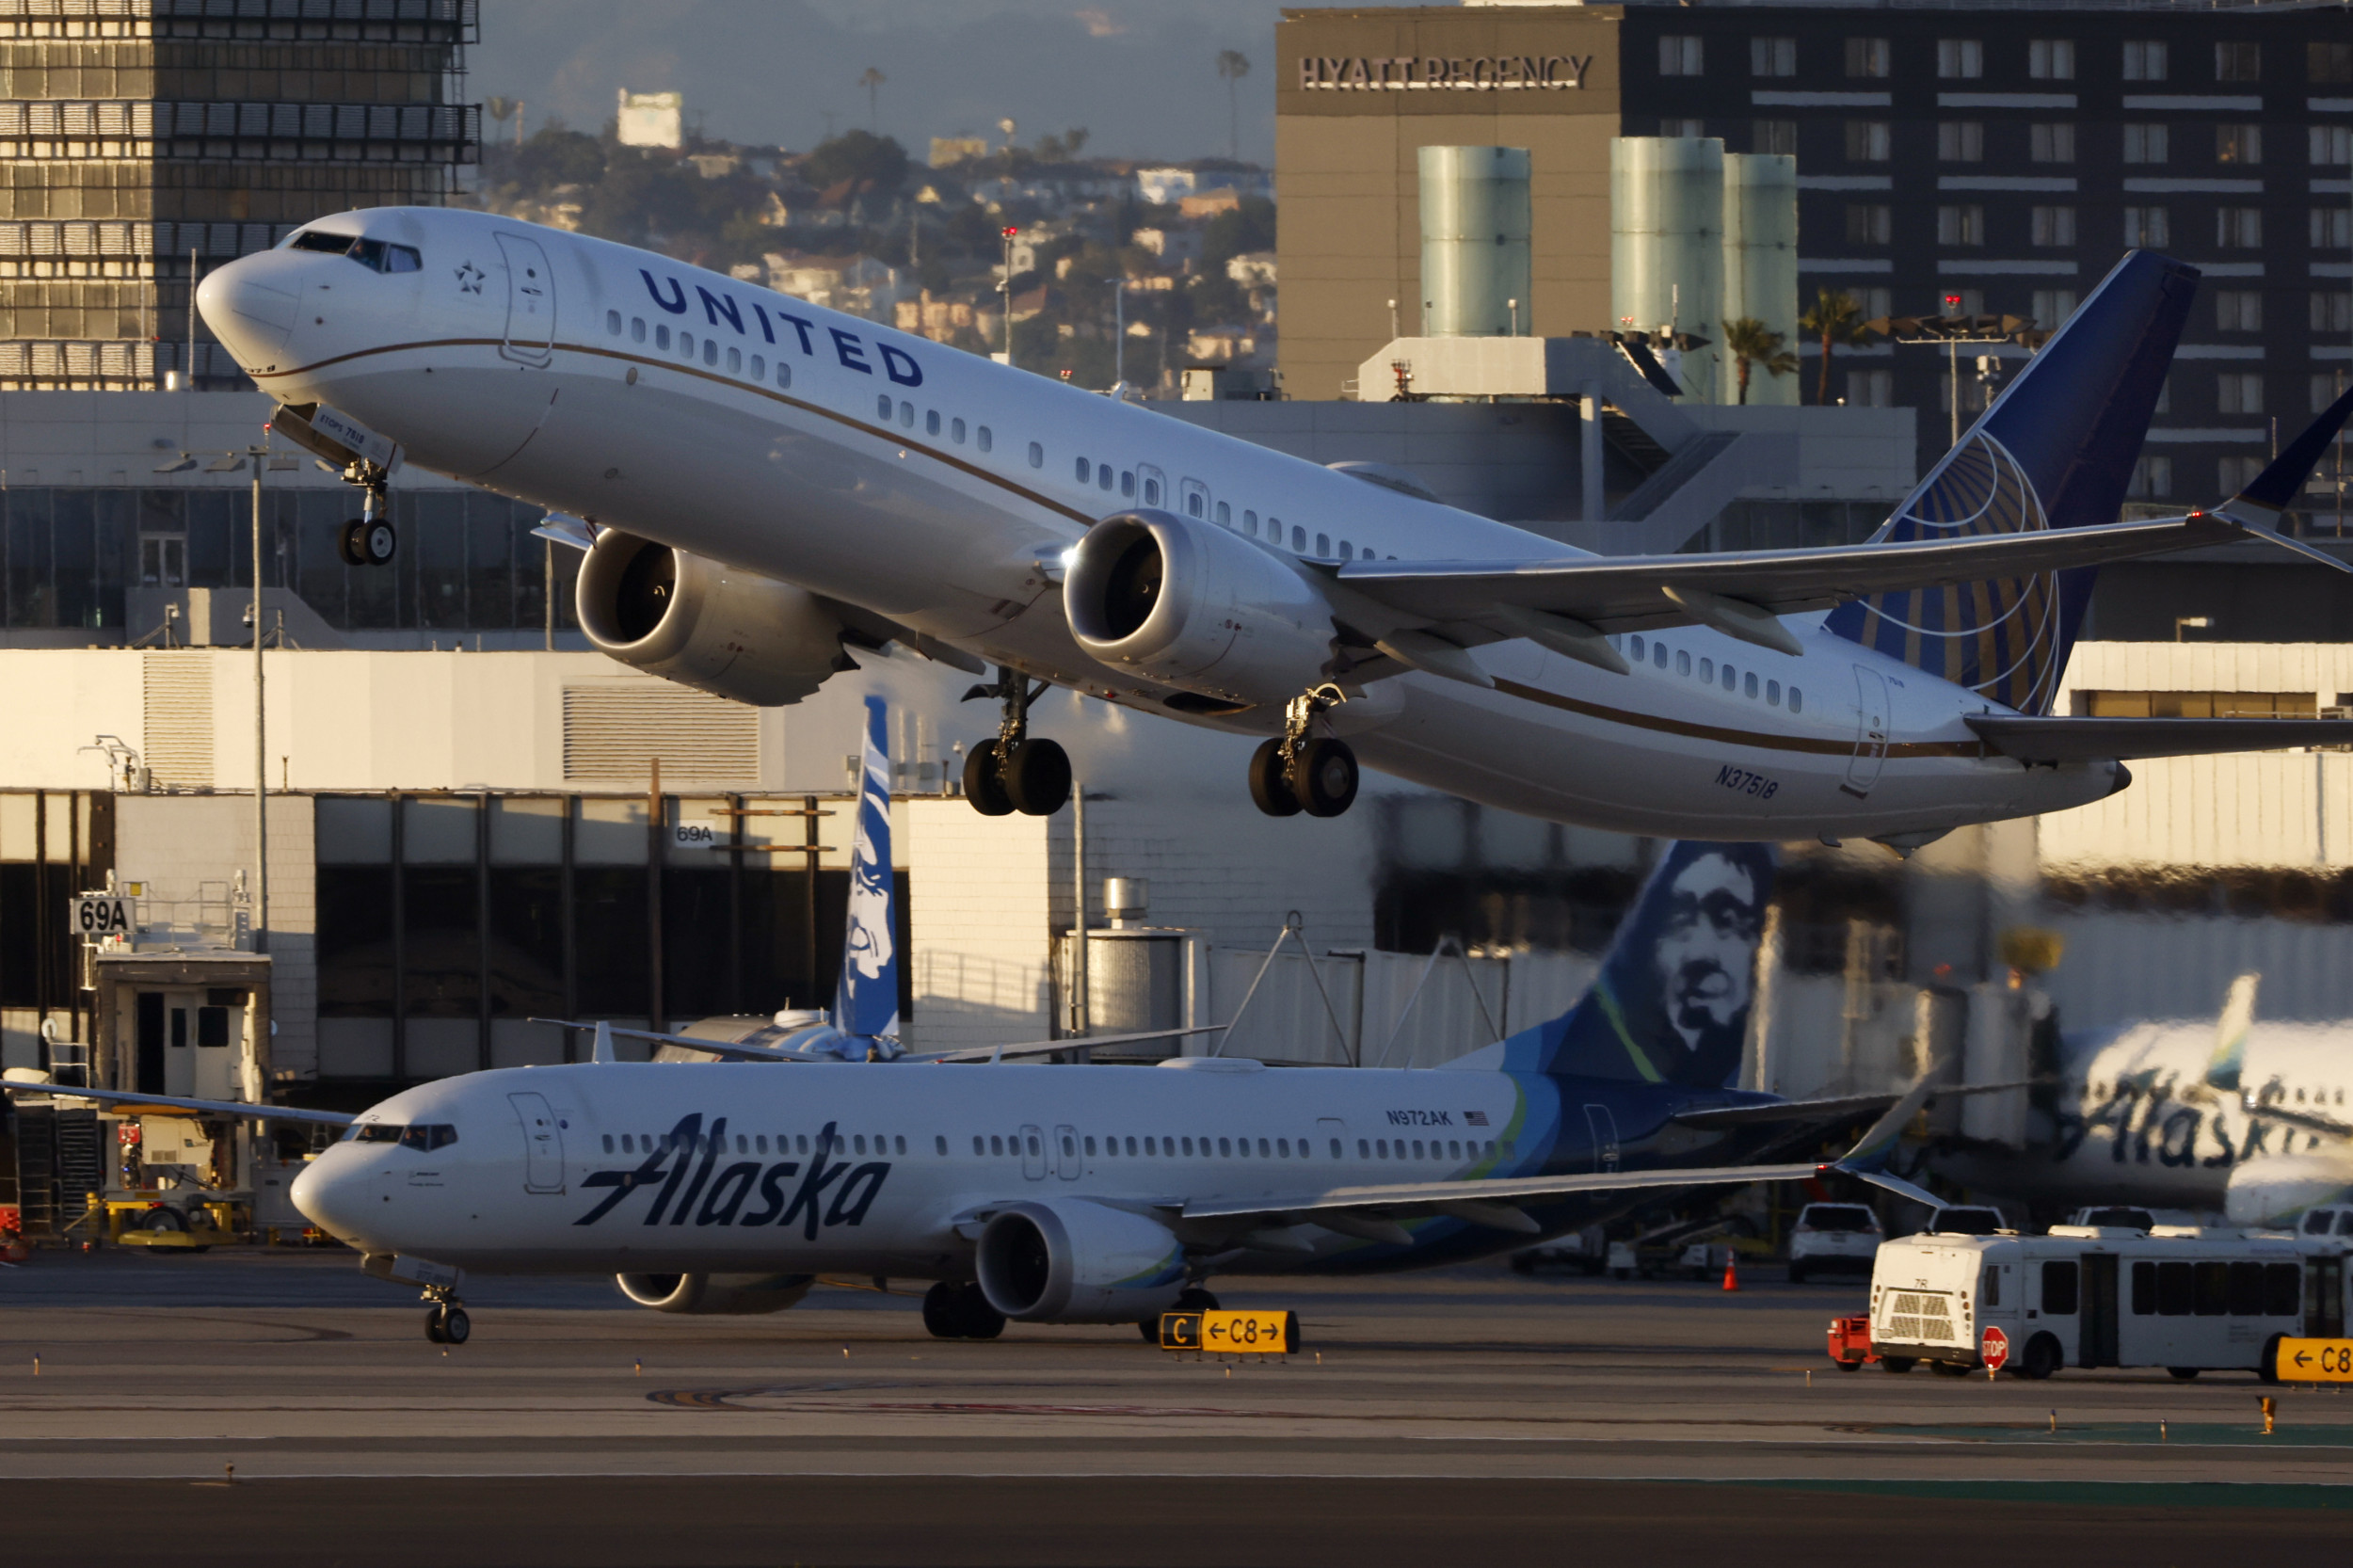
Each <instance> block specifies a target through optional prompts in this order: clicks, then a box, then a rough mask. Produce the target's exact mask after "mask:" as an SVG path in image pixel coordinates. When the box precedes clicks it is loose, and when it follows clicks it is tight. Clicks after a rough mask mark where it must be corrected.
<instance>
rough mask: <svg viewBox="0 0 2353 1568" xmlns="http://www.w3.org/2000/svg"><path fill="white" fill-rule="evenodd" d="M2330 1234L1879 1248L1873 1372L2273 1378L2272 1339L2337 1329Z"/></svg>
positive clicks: (1965, 1240)
mask: <svg viewBox="0 0 2353 1568" xmlns="http://www.w3.org/2000/svg"><path fill="white" fill-rule="evenodd" d="M2348 1253H2353V1245H2348V1243H2347V1242H2346V1241H2345V1240H2339V1239H2338V1238H2336V1237H2334V1236H2328V1237H2307V1236H2301V1235H2287V1234H2280V1233H2268V1232H2259V1231H2241V1230H2227V1229H2199V1228H2196V1227H2192V1226H2176V1225H2159V1226H2157V1227H2155V1229H2153V1230H2152V1231H2147V1232H2143V1231H2139V1230H2125V1229H2114V1228H2101V1227H2097V1226H2091V1225H2058V1226H2054V1227H2053V1228H2052V1230H2051V1233H2050V1234H2049V1235H2047V1236H2014V1235H2013V1236H1927V1235H1923V1236H1910V1237H1905V1238H1903V1239H1902V1240H1895V1241H1889V1242H1886V1243H1885V1244H1883V1245H1882V1246H1881V1248H1880V1250H1879V1257H1878V1260H1877V1263H1876V1264H1875V1266H1874V1268H1873V1270H1872V1274H1871V1311H1870V1342H1871V1348H1872V1350H1873V1351H1875V1352H1877V1353H1878V1355H1879V1358H1880V1364H1881V1366H1882V1367H1884V1368H1886V1369H1887V1370H1889V1371H1891V1372H1907V1371H1910V1370H1911V1369H1912V1368H1913V1366H1915V1365H1917V1364H1918V1363H1920V1362H1924V1361H1925V1362H1927V1363H1928V1364H1929V1366H1930V1367H1931V1368H1934V1369H1935V1370H1938V1371H1945V1372H1949V1373H1953V1374H1961V1373H1966V1372H1968V1371H1970V1370H1973V1369H1975V1368H1981V1367H1983V1366H1985V1365H1987V1364H1988V1362H1993V1363H1994V1364H1995V1365H1996V1366H1997V1367H2001V1368H2006V1369H2008V1370H2009V1371H2012V1372H2014V1373H2016V1374H2017V1375H2019V1376H2022V1377H2027V1378H2046V1377H2049V1376H2050V1375H2051V1374H2052V1373H2053V1372H2055V1371H2057V1370H2058V1369H2059V1368H2062V1367H2085V1368H2090V1367H2163V1368H2166V1369H2167V1370H2169V1371H2170V1372H2171V1373H2172V1374H2173V1375H2174V1376H2175V1377H2177V1378H2184V1379H2187V1378H2194V1377H2196V1376H2198V1374H2199V1373H2201V1372H2203V1371H2246V1372H2254V1373H2256V1374H2258V1375H2259V1376H2266V1377H2267V1376H2268V1355H2267V1353H2266V1352H2267V1349H2268V1347H2269V1346H2270V1345H2271V1344H2272V1342H2273V1341H2274V1340H2275V1339H2277V1338H2278V1337H2280V1336H2287V1335H2305V1336H2314V1337H2334V1336H2339V1335H2342V1334H2343V1333H2344V1331H2345V1317H2346V1308H2347V1300H2346V1291H2347V1266H2346V1265H2347V1255H2348Z"/></svg>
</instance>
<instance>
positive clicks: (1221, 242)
mask: <svg viewBox="0 0 2353 1568" xmlns="http://www.w3.org/2000/svg"><path fill="white" fill-rule="evenodd" d="M1273 248H1274V203H1273V202H1272V201H1269V200H1266V199H1265V198H1263V197H1257V196H1246V197H1244V198H1242V202H1241V206H1239V207H1236V208H1235V209H1233V210H1232V211H1231V212H1224V213H1220V214H1218V215H1217V216H1215V217H1213V218H1211V219H1209V227H1207V228H1206V229H1204V230H1202V231H1201V270H1202V271H1203V272H1205V273H1214V274H1216V275H1217V276H1219V277H1221V278H1222V277H1224V276H1225V264H1226V263H1227V262H1229V261H1231V260H1233V259H1234V258H1235V257H1236V256H1240V255H1242V254H1244V253H1245V252H1247V251H1252V250H1272V249H1273Z"/></svg>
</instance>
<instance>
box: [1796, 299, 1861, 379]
mask: <svg viewBox="0 0 2353 1568" xmlns="http://www.w3.org/2000/svg"><path fill="white" fill-rule="evenodd" d="M1798 326H1799V327H1800V328H1801V329H1802V330H1804V331H1806V332H1808V333H1811V334H1812V335H1813V336H1814V337H1815V338H1816V339H1817V340H1818V341H1819V342H1820V343H1821V345H1822V376H1821V381H1820V383H1819V384H1818V385H1817V387H1816V389H1815V392H1814V401H1815V402H1816V403H1828V402H1829V401H1830V356H1831V350H1832V349H1833V348H1852V347H1854V346H1856V345H1857V344H1861V343H1862V342H1863V341H1864V339H1865V338H1866V337H1868V336H1869V335H1870V334H1869V333H1867V332H1865V330H1864V328H1863V307H1862V306H1861V305H1858V304H1856V303H1855V297H1854V296H1853V295H1850V294H1849V293H1848V292H1847V291H1846V290H1844V289H1817V290H1816V291H1815V295H1814V304H1813V306H1812V308H1810V309H1809V310H1808V311H1807V312H1805V314H1803V315H1801V316H1800V317H1799V318H1798Z"/></svg>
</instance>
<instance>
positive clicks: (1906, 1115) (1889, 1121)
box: [1837, 1061, 1945, 1202]
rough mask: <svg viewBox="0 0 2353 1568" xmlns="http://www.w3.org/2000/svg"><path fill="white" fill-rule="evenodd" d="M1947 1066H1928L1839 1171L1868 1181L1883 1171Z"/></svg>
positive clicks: (1839, 1164)
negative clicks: (1906, 1129) (1907, 1126)
mask: <svg viewBox="0 0 2353 1568" xmlns="http://www.w3.org/2000/svg"><path fill="white" fill-rule="evenodd" d="M1944 1068H1945V1063H1944V1062H1942V1061H1938V1062H1931V1063H1930V1064H1929V1067H1928V1070H1927V1071H1926V1072H1923V1073H1922V1074H1921V1075H1920V1076H1919V1077H1918V1078H1917V1079H1914V1080H1913V1084H1912V1087H1911V1089H1909V1090H1908V1091H1906V1092H1905V1094H1904V1097H1903V1098H1901V1099H1899V1100H1897V1102H1896V1103H1895V1104H1893V1105H1891V1106H1889V1107H1888V1108H1887V1110H1886V1111H1885V1112H1884V1113H1882V1114H1881V1117H1880V1119H1879V1120H1878V1121H1876V1122H1873V1123H1872V1124H1871V1126H1870V1128H1869V1129H1868V1130H1867V1131H1865V1133H1864V1134H1863V1136H1862V1137H1861V1138H1859V1139H1857V1140H1856V1141H1855V1146H1854V1147H1853V1148H1850V1149H1849V1150H1848V1151H1847V1155H1846V1158H1845V1159H1843V1160H1839V1161H1838V1162H1837V1168H1838V1169H1839V1170H1842V1171H1845V1172H1846V1173H1847V1174H1848V1175H1849V1176H1865V1177H1866V1178H1868V1177H1872V1176H1875V1174H1876V1173H1878V1172H1880V1171H1881V1170H1884V1169H1885V1168H1886V1165H1887V1157H1888V1156H1889V1155H1891V1154H1893V1153H1895V1152H1896V1144H1897V1141H1898V1140H1900V1139H1901V1138H1902V1137H1903V1135H1904V1128H1905V1126H1906V1125H1907V1124H1908V1123H1910V1122H1911V1120H1912V1118H1913V1117H1914V1116H1916V1115H1918V1114H1919V1112H1920V1108H1921V1107H1922V1106H1924V1105H1926V1104H1928V1102H1929V1096H1931V1095H1933V1094H1935V1093H1936V1089H1937V1084H1936V1077H1937V1074H1938V1073H1940V1072H1942V1071H1943V1070H1944ZM1915 1190H1916V1189H1915ZM1930 1201H1931V1202H1933V1201H1934V1200H1932V1199H1931V1200H1930Z"/></svg>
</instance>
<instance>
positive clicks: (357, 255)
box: [286, 229, 424, 272]
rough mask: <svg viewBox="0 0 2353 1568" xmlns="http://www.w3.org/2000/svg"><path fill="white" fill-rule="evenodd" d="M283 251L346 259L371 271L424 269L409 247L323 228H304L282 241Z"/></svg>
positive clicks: (412, 249)
mask: <svg viewBox="0 0 2353 1568" xmlns="http://www.w3.org/2000/svg"><path fill="white" fill-rule="evenodd" d="M286 248H287V249H289V250H316V251H318V252H320V253H321V254H324V255H334V256H348V257H350V258H351V259H352V260H353V261H355V262H358V263H359V264H360V265H361V266H363V267H366V268H367V269H368V270H369V271H371V272H420V271H423V270H424V259H423V258H422V257H420V256H419V255H418V254H417V251H416V248H415V247H413V246H407V245H393V244H392V243H390V242H389V241H386V240H372V239H368V238H365V237H364V236H360V235H354V234H338V233H333V232H329V231H328V230H325V229H305V230H304V231H303V232H300V233H298V234H296V235H295V236H294V237H293V238H292V239H290V240H288V241H287V242H286Z"/></svg>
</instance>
